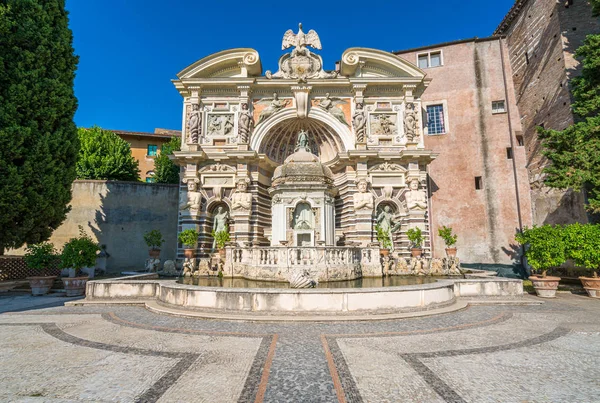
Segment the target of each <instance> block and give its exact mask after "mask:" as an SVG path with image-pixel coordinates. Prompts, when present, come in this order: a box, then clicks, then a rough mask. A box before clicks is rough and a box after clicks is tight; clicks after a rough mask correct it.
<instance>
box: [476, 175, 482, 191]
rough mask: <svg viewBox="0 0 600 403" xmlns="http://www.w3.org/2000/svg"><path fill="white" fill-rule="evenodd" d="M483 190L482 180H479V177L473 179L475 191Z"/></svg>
mask: <svg viewBox="0 0 600 403" xmlns="http://www.w3.org/2000/svg"><path fill="white" fill-rule="evenodd" d="M481 189H483V180H482V179H481V176H476V177H475V190H481Z"/></svg>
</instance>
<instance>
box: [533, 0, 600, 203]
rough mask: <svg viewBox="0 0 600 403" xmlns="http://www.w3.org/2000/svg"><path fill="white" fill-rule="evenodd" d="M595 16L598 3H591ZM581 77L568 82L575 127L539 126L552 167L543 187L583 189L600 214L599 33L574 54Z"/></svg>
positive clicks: (598, 12)
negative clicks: (556, 128)
mask: <svg viewBox="0 0 600 403" xmlns="http://www.w3.org/2000/svg"><path fill="white" fill-rule="evenodd" d="M591 5H592V9H593V13H594V15H595V16H597V15H598V14H600V0H592V1H591ZM575 56H576V57H577V58H579V59H580V60H581V75H580V76H579V77H576V78H574V79H573V80H572V82H571V91H572V94H573V104H572V109H573V113H574V114H575V117H576V122H575V124H573V125H571V126H569V127H567V128H566V129H565V130H561V131H559V130H546V129H543V128H541V127H538V133H539V136H540V138H541V139H542V144H543V146H544V151H543V153H544V155H545V156H546V157H547V158H548V160H549V161H550V162H551V164H550V165H549V166H548V167H546V169H545V170H544V172H545V173H546V174H547V176H546V178H545V179H544V182H545V184H546V185H548V186H550V187H554V188H559V189H568V188H572V189H575V190H577V191H580V190H582V189H583V190H585V191H586V194H587V201H588V204H587V205H586V208H587V210H588V211H590V212H591V213H595V214H597V213H600V34H593V35H588V36H587V37H586V39H585V41H584V44H583V45H582V46H580V47H579V48H578V49H577V51H576V52H575Z"/></svg>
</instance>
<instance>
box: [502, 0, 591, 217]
mask: <svg viewBox="0 0 600 403" xmlns="http://www.w3.org/2000/svg"><path fill="white" fill-rule="evenodd" d="M571 3H572V4H571ZM597 32H600V24H599V20H598V19H597V18H593V17H592V12H591V7H590V5H589V3H588V2H587V1H572V2H571V1H569V2H555V1H550V0H519V1H517V2H516V3H515V5H514V6H513V9H512V10H511V12H510V13H509V14H508V15H507V17H506V18H505V20H504V21H503V22H502V24H500V26H499V27H498V29H497V30H496V32H495V34H499V35H505V36H506V43H507V46H508V49H509V60H510V64H511V67H512V70H513V76H512V79H513V81H514V92H515V95H516V99H517V105H518V107H519V111H520V114H521V117H522V120H521V123H522V125H523V136H524V141H525V149H526V153H527V166H528V169H529V182H530V185H531V198H532V208H533V222H534V223H535V224H538V225H541V224H546V223H550V224H554V223H569V222H574V221H579V222H586V221H587V217H586V214H585V211H584V209H583V197H582V195H581V194H580V193H577V192H573V191H566V192H565V191H560V190H556V189H549V188H547V187H545V186H543V174H542V170H543V168H544V166H545V165H546V164H547V161H546V160H545V158H544V157H543V156H542V153H541V151H542V148H541V144H540V141H539V138H538V136H537V132H536V127H537V126H544V127H545V128H547V129H555V130H563V129H565V128H566V127H567V126H569V125H571V124H573V114H572V113H571V95H570V91H569V87H570V80H571V78H573V77H574V76H576V75H577V74H579V62H578V61H577V60H576V59H575V58H574V52H575V50H576V49H577V48H578V47H579V46H580V45H581V44H582V43H583V40H584V39H585V36H586V35H588V34H590V33H597Z"/></svg>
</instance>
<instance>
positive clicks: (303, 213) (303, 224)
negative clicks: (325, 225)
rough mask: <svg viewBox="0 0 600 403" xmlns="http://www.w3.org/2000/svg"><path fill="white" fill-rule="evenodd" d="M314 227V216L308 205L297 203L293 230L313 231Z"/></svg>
mask: <svg viewBox="0 0 600 403" xmlns="http://www.w3.org/2000/svg"><path fill="white" fill-rule="evenodd" d="M314 226H315V215H314V213H313V211H312V209H311V208H310V205H309V204H308V203H298V205H297V206H296V209H295V210H294V222H293V223H292V227H293V228H294V229H313V228H314Z"/></svg>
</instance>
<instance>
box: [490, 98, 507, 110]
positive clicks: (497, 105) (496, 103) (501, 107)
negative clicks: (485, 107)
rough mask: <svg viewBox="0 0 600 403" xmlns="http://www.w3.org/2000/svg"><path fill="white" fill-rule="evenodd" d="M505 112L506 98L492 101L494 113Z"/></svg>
mask: <svg viewBox="0 0 600 403" xmlns="http://www.w3.org/2000/svg"><path fill="white" fill-rule="evenodd" d="M504 112H506V107H505V105H504V100H502V101H493V102H492V113H504Z"/></svg>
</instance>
